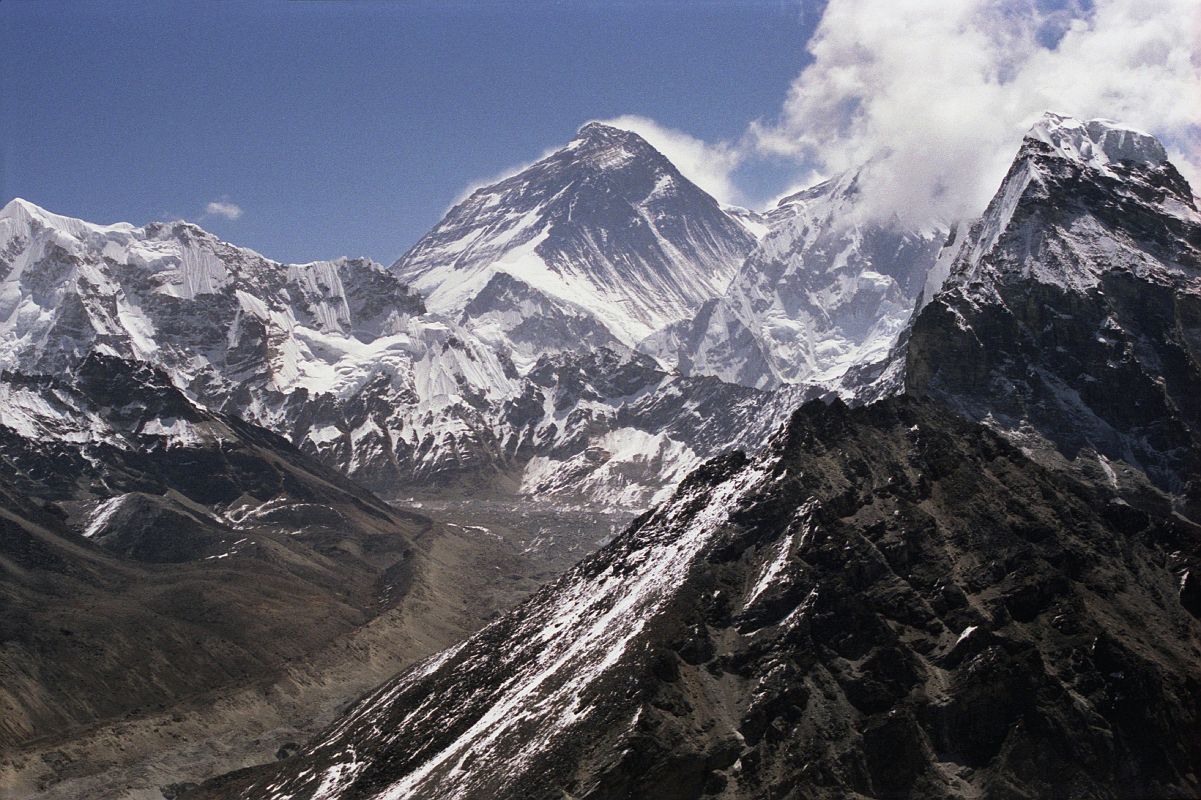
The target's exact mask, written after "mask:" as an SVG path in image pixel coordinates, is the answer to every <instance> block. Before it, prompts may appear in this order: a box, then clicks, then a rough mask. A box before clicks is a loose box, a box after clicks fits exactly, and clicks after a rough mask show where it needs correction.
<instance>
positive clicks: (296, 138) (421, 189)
mask: <svg viewBox="0 0 1201 800" xmlns="http://www.w3.org/2000/svg"><path fill="white" fill-rule="evenodd" d="M816 5H817V4H816V3H810V4H809V11H808V12H806V11H805V9H804V7H803V6H802V4H801V3H800V2H799V1H798V0H794V1H793V2H783V1H781V0H763V1H762V2H753V1H752V2H735V0H727V2H699V3H698V2H660V3H655V2H617V3H601V2H554V3H551V2H505V3H501V2H493V3H486V2H485V3H466V2H462V3H455V2H451V3H445V2H443V3H421V2H382V1H381V2H369V3H354V2H339V3H326V2H294V3H283V2H261V3H240V2H239V3H233V2H218V1H217V0H208V1H207V2H202V3H159V2H152V3H118V2H104V3H66V2H21V0H8V1H7V2H0V68H2V73H3V89H2V90H0V103H2V106H0V147H2V155H3V161H2V164H0V198H2V199H3V200H4V201H6V200H8V199H10V198H12V197H16V196H20V197H25V198H26V199H28V200H30V201H32V202H35V203H37V204H39V205H42V206H44V207H46V208H48V209H50V210H52V211H55V212H58V213H62V214H68V215H71V216H77V217H82V218H85V219H88V220H92V221H96V222H113V221H118V220H123V221H129V222H134V223H137V224H141V223H144V222H147V221H150V220H153V219H162V218H176V217H184V218H187V219H192V220H196V221H198V222H200V223H201V224H202V225H204V227H206V228H208V229H210V230H212V231H214V232H215V233H217V234H218V235H220V236H222V237H223V238H225V239H228V240H230V241H232V242H235V243H237V244H242V245H245V246H249V247H253V248H255V249H257V250H259V251H261V252H263V253H264V254H266V255H268V256H270V257H273V258H277V259H280V260H285V261H301V260H312V259H317V258H329V257H334V256H338V255H367V256H371V257H373V258H375V259H377V260H380V261H383V262H385V263H390V262H391V261H392V260H393V259H395V258H396V257H398V256H399V255H400V254H401V253H402V252H403V251H404V250H405V249H406V248H407V247H408V246H410V245H411V244H412V243H413V242H414V241H416V239H417V238H418V237H419V236H420V235H421V234H422V233H424V232H425V231H426V230H428V229H429V228H430V227H431V226H432V225H433V224H435V223H436V222H437V221H438V219H439V218H440V217H441V215H442V213H443V212H444V211H445V209H446V208H447V206H448V205H449V204H450V203H451V202H452V201H453V200H454V199H456V197H458V196H459V195H460V193H461V192H462V191H463V190H464V188H465V187H467V186H469V185H471V184H473V183H478V182H479V181H481V180H483V179H485V178H489V177H493V176H496V175H497V174H498V173H499V172H501V171H502V170H504V169H505V168H506V167H510V166H513V165H516V164H520V163H522V162H528V161H530V160H533V159H534V158H536V157H538V156H539V155H540V154H541V153H542V152H544V151H545V150H547V149H548V148H551V147H553V146H555V145H557V144H560V143H563V142H566V141H567V140H568V139H570V138H571V136H572V134H573V133H574V131H575V129H576V128H577V127H578V126H579V125H580V124H582V123H583V122H585V121H587V120H589V119H595V118H601V119H605V118H611V117H616V116H618V115H623V114H637V115H643V116H647V117H651V118H653V119H654V120H655V121H656V122H657V123H659V124H661V125H664V126H668V127H670V128H674V129H678V130H681V131H684V132H687V133H688V134H691V135H693V136H696V137H699V138H700V139H703V140H705V141H707V142H720V141H733V140H736V139H738V138H739V137H741V136H743V135H744V132H745V131H746V129H747V126H748V124H749V123H750V122H752V121H753V120H755V119H764V120H770V119H772V118H773V116H775V115H777V114H778V113H779V111H780V104H781V102H782V100H783V98H784V97H785V96H786V94H787V91H788V86H789V84H790V82H791V81H792V80H793V79H794V78H796V76H797V75H798V73H799V72H800V71H801V69H802V68H803V67H804V65H805V63H806V59H807V55H806V52H805V43H806V41H807V39H808V38H809V36H810V35H811V34H812V31H813V27H814V26H815V24H816V23H817V21H818V17H819V16H820V15H819V14H818V13H816V12H815V11H814V10H813V9H814V7H815V6H816ZM798 173H799V168H798V167H797V166H796V164H795V162H793V161H787V160H783V159H773V158H761V159H753V160H747V161H746V162H745V163H743V164H742V166H740V167H739V168H738V170H737V172H736V173H735V178H736V180H737V183H738V186H739V187H740V189H741V190H742V191H743V193H744V194H745V196H747V197H752V198H767V197H770V196H772V195H773V194H776V193H778V192H779V191H781V190H783V189H785V188H788V187H789V186H790V185H791V184H792V183H793V182H795V180H796V178H797V176H798ZM209 203H224V204H227V205H236V206H237V207H238V208H240V209H241V211H242V213H241V215H240V216H239V217H238V218H237V219H228V218H226V216H222V215H220V214H216V213H206V211H205V209H206V207H207V206H208V204H209Z"/></svg>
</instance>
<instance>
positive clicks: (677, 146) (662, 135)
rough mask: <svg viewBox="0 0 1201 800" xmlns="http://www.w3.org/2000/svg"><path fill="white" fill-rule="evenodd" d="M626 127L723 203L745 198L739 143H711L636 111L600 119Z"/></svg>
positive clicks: (624, 128)
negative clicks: (738, 181) (739, 180)
mask: <svg viewBox="0 0 1201 800" xmlns="http://www.w3.org/2000/svg"><path fill="white" fill-rule="evenodd" d="M599 122H602V123H604V124H605V125H612V126H613V127H615V128H621V129H622V130H627V131H633V132H634V133H636V134H638V135H639V136H641V137H642V138H643V139H646V141H647V142H649V143H650V145H651V147H653V148H655V149H656V150H658V151H659V152H660V153H662V154H663V155H665V156H667V160H668V161H670V162H671V163H673V164H675V165H676V168H677V169H679V170H680V172H681V173H683V175H684V177H686V178H688V180H690V181H692V182H693V183H695V184H696V185H697V186H699V187H701V188H702V189H704V190H705V191H706V192H708V193H709V194H711V195H713V196H714V197H716V198H717V200H718V201H719V202H722V203H737V202H741V201H742V199H743V198H742V195H741V193H740V192H739V191H738V188H737V186H736V185H735V183H734V181H733V179H732V174H733V172H734V170H735V169H737V168H738V165H739V164H740V163H741V162H742V160H743V158H744V157H745V154H746V153H745V150H744V149H743V148H741V147H739V146H737V145H736V144H731V143H728V142H718V143H716V144H708V143H706V142H704V141H701V140H700V139H697V138H696V137H694V136H690V135H688V134H687V133H684V132H682V131H677V130H673V129H672V128H666V127H664V126H662V125H660V124H659V123H657V122H655V121H654V120H652V119H647V118H646V117H640V116H636V115H633V114H626V115H624V116H620V117H616V118H614V119H605V120H599Z"/></svg>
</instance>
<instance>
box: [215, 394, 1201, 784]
mask: <svg viewBox="0 0 1201 800" xmlns="http://www.w3.org/2000/svg"><path fill="white" fill-rule="evenodd" d="M730 487H735V489H734V491H733V493H732V494H729V490H730ZM710 515H715V516H713V519H714V520H715V524H714V525H712V526H711V528H710V531H711V533H710V534H709V535H707V536H705V537H703V541H702V542H701V543H700V545H699V546H698V547H697V548H696V549H695V551H693V552H691V553H689V554H688V557H687V559H686V561H685V562H684V563H683V565H682V571H681V572H679V573H675V572H672V573H671V575H672V578H671V579H670V581H669V582H667V583H665V584H664V585H660V586H652V587H651V588H650V589H647V588H646V584H645V583H641V582H640V579H641V576H645V575H646V574H647V572H648V571H654V570H663V569H667V567H665V562H664V559H665V558H667V552H668V551H670V550H672V548H673V547H675V546H680V543H679V540H678V537H685V539H687V538H688V537H689V536H690V535H691V534H690V533H689V532H691V531H695V530H697V528H696V526H697V525H698V524H701V525H702V526H703V525H704V524H705V523H703V520H705V519H706V518H708V517H709V516H710ZM673 542H676V544H675V545H673V544H672V543H673ZM1199 557H1201V529H1198V527H1197V526H1196V525H1194V524H1193V523H1191V522H1188V521H1186V520H1184V519H1183V518H1181V517H1179V516H1177V515H1174V514H1173V513H1172V512H1171V509H1170V506H1169V503H1168V501H1167V500H1166V498H1164V497H1162V496H1159V495H1157V494H1155V493H1151V494H1148V495H1146V496H1145V497H1143V498H1141V500H1140V501H1139V502H1138V505H1131V504H1128V503H1127V502H1126V501H1123V500H1121V499H1119V498H1118V497H1117V496H1116V495H1115V494H1113V493H1112V492H1109V491H1107V490H1106V489H1105V488H1104V487H1096V486H1088V485H1086V484H1083V483H1080V482H1078V481H1076V480H1075V479H1073V478H1072V477H1070V476H1068V475H1066V474H1063V473H1059V472H1055V471H1052V470H1048V469H1046V468H1043V467H1041V466H1039V465H1037V464H1035V463H1033V462H1031V461H1030V460H1029V459H1027V458H1026V457H1025V456H1023V455H1022V454H1021V452H1020V451H1018V450H1017V449H1016V448H1015V447H1013V446H1012V445H1010V444H1009V443H1008V442H1006V441H1005V440H1004V439H1003V438H1001V437H1000V436H998V435H996V434H994V433H992V432H991V431H989V430H988V429H986V428H983V427H981V426H977V425H973V424H970V423H967V422H962V421H959V420H958V419H957V418H955V417H954V416H951V415H948V414H947V413H946V411H945V410H944V409H942V408H939V407H937V406H933V405H930V404H927V403H921V402H917V401H913V400H907V399H897V400H889V401H885V402H882V403H879V404H876V405H873V406H870V407H866V408H860V409H854V410H849V409H847V408H846V407H845V406H842V405H841V404H838V403H835V404H834V405H832V406H826V405H823V404H821V403H810V404H808V405H806V406H804V407H803V408H802V409H801V410H800V411H798V412H797V414H796V415H795V416H794V417H793V419H792V421H791V422H790V423H789V425H788V426H787V428H786V430H785V431H783V432H782V433H781V435H780V436H779V437H778V438H777V439H776V440H775V441H774V443H773V444H772V445H771V446H770V447H769V449H768V451H767V452H766V453H765V454H764V455H763V456H762V457H761V458H760V459H758V460H757V461H756V462H753V463H751V464H747V463H746V461H745V459H743V458H741V457H728V458H725V459H721V460H717V461H714V462H710V464H708V465H707V466H706V467H705V468H703V469H702V470H700V471H698V472H697V473H695V474H694V475H693V476H692V477H691V478H689V480H688V481H686V482H685V484H684V485H682V486H681V488H680V490H679V492H678V493H677V494H676V496H675V497H674V498H673V500H672V501H671V502H669V503H668V504H666V505H664V506H663V507H661V508H659V509H658V510H656V511H655V512H653V513H651V514H648V515H647V516H646V517H644V518H643V519H641V520H639V521H638V522H637V523H635V524H634V525H633V526H632V527H631V528H630V529H629V530H627V531H626V532H625V533H624V534H622V535H621V536H620V537H619V538H618V539H617V540H615V541H614V542H613V543H612V544H610V545H609V546H607V547H605V548H604V549H602V550H601V551H600V552H598V553H597V554H596V555H594V556H592V557H590V558H588V559H586V560H585V561H583V562H582V563H581V564H580V565H579V566H577V567H576V568H575V569H574V570H572V571H571V572H570V573H568V574H567V575H565V576H564V577H563V578H561V579H560V580H558V581H556V582H555V583H553V584H551V585H550V586H548V587H547V588H546V589H544V590H543V591H541V592H540V593H538V595H536V596H535V597H534V598H532V599H531V600H530V601H528V602H527V603H526V604H524V605H523V606H521V607H520V608H519V609H518V610H516V611H515V612H513V613H511V614H509V615H507V616H506V617H505V618H503V619H502V620H501V621H499V622H497V623H495V624H494V625H492V626H489V627H488V628H487V629H485V630H484V631H482V632H481V633H480V634H477V635H476V636H475V637H473V638H472V639H470V640H469V641H468V642H467V643H466V644H465V645H464V646H462V647H461V648H455V649H453V650H451V651H449V652H448V654H445V655H444V656H443V657H440V658H439V659H438V660H436V661H433V662H431V663H429V664H427V665H426V666H423V667H421V668H420V669H417V670H415V671H414V672H413V673H412V674H409V675H402V676H401V677H399V678H397V679H396V680H394V681H393V682H392V683H390V684H386V685H385V686H384V687H382V688H381V689H380V690H379V691H377V692H376V693H374V694H373V695H371V696H369V697H368V698H366V699H365V700H364V701H363V702H362V703H361V704H360V705H359V707H358V708H357V709H355V710H354V711H353V712H352V713H351V714H350V715H349V716H348V717H346V718H345V719H344V720H343V721H342V722H341V723H339V724H338V725H337V726H336V727H335V728H333V729H331V730H330V731H328V732H327V733H326V734H325V735H324V736H323V737H319V739H318V740H317V742H316V743H315V744H314V745H312V746H311V747H310V748H308V749H307V750H306V751H304V752H303V753H302V754H300V755H298V756H296V757H295V758H293V759H292V760H290V761H288V762H285V763H284V765H283V766H282V767H281V768H279V769H277V770H271V771H269V772H265V773H262V774H250V775H245V776H231V777H229V778H226V779H222V780H220V781H217V782H214V783H213V784H211V785H209V786H208V787H206V788H205V789H204V790H203V791H200V792H198V793H197V794H196V795H193V796H194V797H234V796H240V797H247V798H251V797H253V798H265V797H288V798H309V797H312V796H313V793H314V790H315V789H316V787H317V786H318V784H320V783H321V782H322V781H323V780H324V781H331V780H332V784H331V783H329V782H327V784H326V788H327V790H328V789H329V788H330V786H331V785H332V787H333V789H334V790H333V793H332V794H327V795H323V796H332V797H338V798H358V797H369V796H374V795H375V794H376V793H378V792H381V791H384V790H385V789H387V788H388V787H394V788H396V787H397V786H398V782H399V781H402V780H404V779H405V778H406V777H407V778H409V779H410V780H411V782H410V783H407V784H404V785H405V786H406V789H404V790H400V794H399V795H398V796H420V797H423V798H438V797H450V796H455V797H465V798H499V797H522V798H544V797H545V798H560V797H563V796H571V797H581V798H583V797H587V798H627V797H652V796H653V797H663V798H699V797H703V796H714V797H724V798H762V797H800V796H804V797H846V796H872V797H911V796H921V797H960V796H979V795H984V796H1005V797H1047V796H1061V797H1066V796H1089V797H1135V796H1139V797H1149V796H1156V797H1192V796H1196V795H1197V793H1198V792H1199V791H1201V785H1199V784H1198V783H1197V777H1196V775H1197V767H1198V765H1199V764H1201V680H1199V679H1198V677H1197V676H1198V675H1199V674H1201V621H1199V620H1198V619H1197V618H1196V616H1194V613H1191V612H1190V611H1189V610H1188V609H1187V608H1186V607H1185V605H1184V604H1183V603H1182V600H1181V596H1180V586H1181V576H1182V575H1183V574H1185V573H1188V574H1193V573H1195V571H1196V570H1197V568H1198V566H1199V565H1201V561H1199V560H1198V559H1199ZM765 575H766V576H768V578H769V579H768V580H766V581H765V580H764V576H765ZM611 583H616V584H617V588H616V589H612V590H610V589H609V588H608V587H609V584H611ZM589 585H592V589H589ZM632 591H642V592H650V594H645V593H644V594H638V595H637V596H636V597H635V600H634V603H635V605H634V606H633V607H625V606H624V605H623V603H625V602H626V601H625V599H623V598H628V597H629V596H630V595H629V592H632ZM590 592H593V593H598V594H601V595H603V598H609V599H608V600H605V599H603V598H602V599H600V600H597V601H596V602H597V605H594V606H591V607H590V610H583V611H579V612H578V613H582V614H583V616H582V617H578V621H577V622H575V623H570V624H567V625H566V627H557V632H556V633H554V634H553V635H552V638H558V637H561V638H565V639H567V640H568V642H567V643H565V644H556V643H554V642H548V641H545V640H544V639H543V636H544V635H545V634H542V635H540V634H539V632H540V631H543V630H545V628H546V626H547V625H551V626H555V622H554V620H556V619H560V618H562V619H564V620H566V619H567V618H566V617H563V615H564V614H565V613H568V612H567V611H566V609H567V608H571V607H573V606H572V605H571V604H572V603H573V602H574V601H573V600H572V598H575V597H581V596H586V597H592V596H593V594H590ZM652 594H653V595H655V597H652V596H651V595H652ZM612 603H617V606H616V607H614V606H612V605H611V604H612ZM615 608H616V610H615ZM597 626H600V628H601V629H602V630H601V632H600V633H597V632H596V631H597ZM548 649H549V650H550V652H547V650H548ZM568 653H570V654H571V655H570V657H567V654H568ZM598 664H602V665H604V666H600V667H598V666H597V665H598ZM581 673H584V674H586V676H587V677H586V678H585V679H583V680H582V681H579V680H576V678H577V677H578V676H579V675H580V674H581ZM517 698H520V700H519V701H518V700H517ZM512 702H516V703H517V704H516V705H513V706H512V708H511V711H510V712H507V713H506V714H502V715H501V716H499V717H498V716H496V715H495V709H496V708H498V707H499V708H508V707H509V704H510V703H512ZM535 743H536V744H535ZM444 757H445V760H441V759H442V758H444ZM431 759H433V760H431ZM339 764H340V765H342V766H341V767H338V765H339ZM456 765H457V766H456Z"/></svg>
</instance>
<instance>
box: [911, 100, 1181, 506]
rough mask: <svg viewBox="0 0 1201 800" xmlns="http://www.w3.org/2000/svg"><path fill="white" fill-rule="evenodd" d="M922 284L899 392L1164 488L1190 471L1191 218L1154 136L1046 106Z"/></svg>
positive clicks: (1177, 179)
mask: <svg viewBox="0 0 1201 800" xmlns="http://www.w3.org/2000/svg"><path fill="white" fill-rule="evenodd" d="M944 277H945V285H943V286H942V287H941V291H938V292H937V294H935V290H937V289H938V285H937V282H938V281H939V280H942V279H943V278H944ZM927 291H928V294H927V296H928V297H932V299H930V301H929V303H928V304H926V305H925V307H924V308H923V309H922V311H921V313H920V314H919V315H917V317H916V320H915V322H914V324H913V329H912V333H911V334H910V336H909V340H908V345H907V349H906V352H905V356H904V358H905V361H904V369H905V379H904V380H905V387H906V389H907V391H909V392H911V393H914V394H918V395H922V396H929V397H933V398H937V399H938V400H940V401H941V402H944V403H946V404H948V405H950V406H951V407H953V408H954V409H956V410H957V411H958V412H960V413H963V414H965V415H967V416H969V417H971V418H974V419H986V418H988V419H990V421H991V423H992V424H994V425H996V426H998V427H999V428H1001V429H1005V430H1011V431H1015V432H1019V433H1020V434H1022V435H1024V436H1027V437H1028V438H1031V439H1032V441H1031V444H1030V446H1038V445H1036V444H1035V443H1034V441H1033V440H1037V441H1041V442H1042V443H1043V444H1042V445H1041V446H1043V447H1047V448H1048V449H1054V450H1055V451H1057V452H1058V453H1060V454H1062V455H1063V456H1065V457H1066V458H1068V459H1074V458H1077V457H1078V456H1080V455H1081V454H1084V457H1085V458H1094V457H1099V458H1100V459H1101V460H1102V461H1103V462H1105V463H1104V467H1105V469H1106V470H1109V466H1108V462H1110V461H1120V462H1125V463H1126V464H1128V465H1131V466H1133V467H1135V468H1136V469H1138V470H1140V471H1142V472H1145V473H1146V475H1147V476H1148V477H1149V478H1150V479H1151V480H1152V481H1153V482H1154V483H1156V484H1157V485H1159V486H1161V487H1163V488H1165V489H1168V490H1171V491H1180V490H1181V489H1182V488H1183V487H1184V485H1185V484H1186V483H1187V482H1188V481H1189V480H1191V479H1192V478H1194V477H1195V476H1196V475H1197V474H1198V468H1199V467H1201V464H1199V463H1198V461H1197V458H1198V453H1199V452H1201V451H1199V450H1198V443H1199V440H1198V435H1199V431H1201V427H1199V425H1201V214H1198V212H1197V207H1196V201H1195V199H1194V197H1193V194H1192V192H1191V190H1190V189H1189V186H1188V184H1187V183H1186V182H1185V181H1184V179H1183V178H1182V177H1181V176H1180V174H1179V173H1178V172H1177V171H1176V169H1175V168H1174V167H1173V166H1172V165H1171V163H1169V162H1168V160H1167V157H1166V156H1165V154H1164V151H1163V148H1162V147H1161V146H1160V145H1159V143H1158V142H1156V141H1155V140H1154V139H1153V138H1152V137H1150V136H1148V135H1147V134H1143V133H1139V132H1137V131H1132V130H1129V129H1127V128H1123V127H1121V126H1119V125H1117V124H1116V123H1110V122H1107V121H1104V120H1093V121H1091V122H1080V121H1077V120H1072V119H1068V118H1064V117H1060V116H1057V115H1048V116H1046V117H1045V118H1044V119H1043V120H1042V121H1041V122H1040V123H1039V124H1037V125H1036V126H1035V127H1034V129H1033V130H1032V131H1031V133H1030V134H1029V135H1028V136H1027V137H1026V139H1025V141H1024V143H1023V145H1022V148H1021V151H1020V152H1019V153H1018V156H1017V159H1016V160H1015V161H1014V164H1013V167H1012V168H1011V169H1010V172H1009V175H1008V176H1007V177H1006V179H1005V182H1004V184H1003V186H1002V187H1001V189H1000V191H999V192H998V193H997V196H996V197H995V198H994V200H993V201H992V203H991V204H990V205H989V207H988V210H987V211H986V212H985V214H984V216H983V217H982V218H981V219H980V220H979V221H978V222H976V223H975V224H974V225H972V226H970V228H966V227H965V229H961V230H960V231H958V233H957V235H956V237H955V238H953V240H952V241H951V242H950V243H949V244H948V246H947V248H946V249H945V250H944V253H943V255H942V257H941V258H940V265H939V268H938V270H936V274H935V276H934V278H933V280H932V285H931V286H930V287H929V288H928V290H927Z"/></svg>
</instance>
